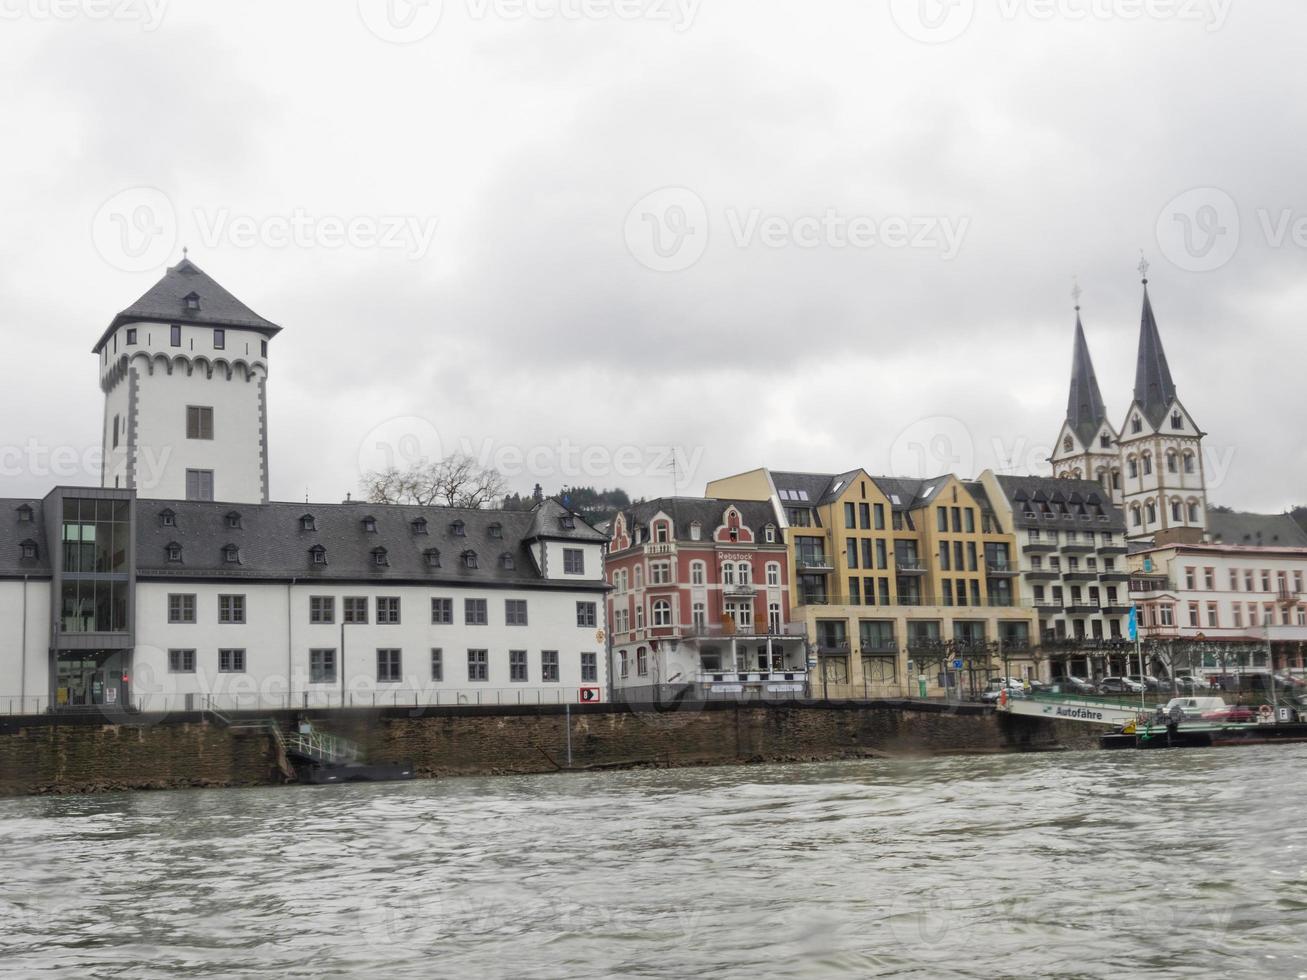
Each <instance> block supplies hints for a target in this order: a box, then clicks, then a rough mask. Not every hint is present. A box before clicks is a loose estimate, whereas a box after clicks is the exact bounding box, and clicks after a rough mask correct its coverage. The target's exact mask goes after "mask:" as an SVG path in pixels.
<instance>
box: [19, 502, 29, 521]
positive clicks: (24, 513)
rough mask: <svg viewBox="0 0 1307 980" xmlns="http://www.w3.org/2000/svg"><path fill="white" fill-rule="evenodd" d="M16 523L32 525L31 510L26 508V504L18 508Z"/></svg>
mask: <svg viewBox="0 0 1307 980" xmlns="http://www.w3.org/2000/svg"><path fill="white" fill-rule="evenodd" d="M18 523H19V524H31V523H32V508H31V507H29V506H27V504H23V505H22V506H20V507H19V508H18Z"/></svg>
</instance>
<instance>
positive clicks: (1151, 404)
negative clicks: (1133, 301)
mask: <svg viewBox="0 0 1307 980" xmlns="http://www.w3.org/2000/svg"><path fill="white" fill-rule="evenodd" d="M1139 271H1140V272H1141V273H1142V274H1143V281H1144V311H1143V315H1142V317H1141V318H1140V321H1139V360H1138V363H1137V365H1136V367H1135V401H1136V402H1137V403H1138V404H1139V407H1140V408H1141V409H1142V410H1143V413H1144V415H1145V416H1146V417H1147V418H1148V421H1149V422H1151V423H1152V425H1153V428H1157V427H1159V426H1160V425H1161V424H1162V419H1163V418H1164V417H1165V415H1166V410H1167V409H1168V408H1170V406H1171V403H1172V402H1173V401H1175V382H1173V381H1172V380H1171V368H1170V366H1169V365H1168V364H1167V363H1166V351H1164V350H1163V349H1162V337H1161V335H1160V334H1159V333H1158V332H1157V319H1156V318H1155V317H1154V316H1153V302H1152V300H1151V299H1150V298H1149V296H1148V262H1147V260H1141V261H1140V263H1139Z"/></svg>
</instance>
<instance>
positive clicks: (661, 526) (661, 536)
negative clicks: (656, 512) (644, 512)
mask: <svg viewBox="0 0 1307 980" xmlns="http://www.w3.org/2000/svg"><path fill="white" fill-rule="evenodd" d="M654 540H655V541H657V542H658V543H659V544H666V543H667V524H666V522H664V521H659V522H658V523H657V524H655V525H654Z"/></svg>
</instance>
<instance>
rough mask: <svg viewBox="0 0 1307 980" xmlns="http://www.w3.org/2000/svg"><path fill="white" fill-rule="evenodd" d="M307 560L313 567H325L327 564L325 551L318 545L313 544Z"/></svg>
mask: <svg viewBox="0 0 1307 980" xmlns="http://www.w3.org/2000/svg"><path fill="white" fill-rule="evenodd" d="M309 560H310V561H312V562H313V564H315V565H325V564H326V563H327V549H326V548H324V547H322V545H320V544H315V545H314V546H313V547H312V548H310V549H309Z"/></svg>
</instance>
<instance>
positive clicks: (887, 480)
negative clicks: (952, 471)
mask: <svg viewBox="0 0 1307 980" xmlns="http://www.w3.org/2000/svg"><path fill="white" fill-rule="evenodd" d="M872 479H873V480H875V481H876V486H878V487H880V492H881V493H883V494H884V495H885V496H886V497H888V498H889V501H890V508H891V509H892V510H896V511H904V510H916V509H917V508H919V507H924V506H926V504H928V503H930V502H931V501H932V500H934V499H935V498H936V497H937V496H939V491H940V489H941V488H942V487H943V485H944V483H945V481H946V480H948V476H947V475H943V476H935V477H931V478H930V479H928V480H918V479H915V478H910V477H901V476H876V477H872ZM895 498H897V503H896V502H895Z"/></svg>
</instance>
